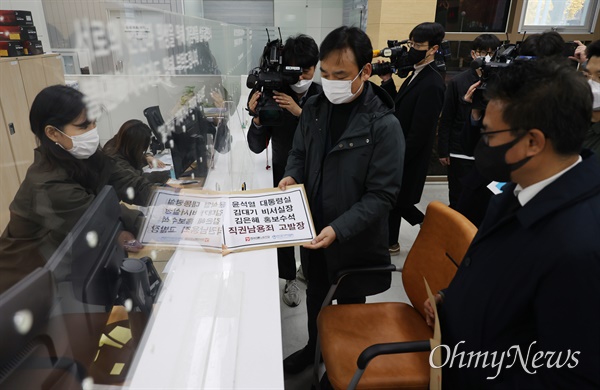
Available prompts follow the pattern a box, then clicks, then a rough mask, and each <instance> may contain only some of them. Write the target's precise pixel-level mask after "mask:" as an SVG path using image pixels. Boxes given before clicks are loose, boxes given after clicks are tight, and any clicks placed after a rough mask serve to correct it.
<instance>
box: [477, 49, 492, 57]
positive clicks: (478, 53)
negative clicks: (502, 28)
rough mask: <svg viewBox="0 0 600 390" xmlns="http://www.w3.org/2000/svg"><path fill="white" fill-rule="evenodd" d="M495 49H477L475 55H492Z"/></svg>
mask: <svg viewBox="0 0 600 390" xmlns="http://www.w3.org/2000/svg"><path fill="white" fill-rule="evenodd" d="M494 53H495V51H494V50H489V51H484V50H475V55H476V56H477V57H485V56H490V57H492V56H493V55H494Z"/></svg>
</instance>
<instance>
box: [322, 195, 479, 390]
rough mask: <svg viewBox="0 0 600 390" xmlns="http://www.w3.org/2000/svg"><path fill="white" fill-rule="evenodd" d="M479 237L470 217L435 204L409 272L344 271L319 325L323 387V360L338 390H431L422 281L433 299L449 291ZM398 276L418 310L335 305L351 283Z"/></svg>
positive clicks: (390, 267) (406, 269)
mask: <svg viewBox="0 0 600 390" xmlns="http://www.w3.org/2000/svg"><path fill="white" fill-rule="evenodd" d="M476 232H477V228H476V227H475V226H474V225H473V224H472V223H471V222H470V221H469V220H468V219H467V218H465V217H464V216H463V215H461V214H460V213H458V212H457V211H454V210H452V209H451V208H449V207H448V206H446V205H444V204H442V203H440V202H437V201H436V202H431V203H430V204H429V206H428V207H427V212H426V214H425V220H424V222H423V226H422V227H421V230H420V232H419V234H418V236H417V238H416V240H415V242H414V244H413V246H412V248H411V250H410V252H409V253H408V256H407V257H406V261H405V263H404V268H403V269H402V270H398V269H396V267H395V266H394V265H388V266H381V267H369V268H365V269H360V268H357V269H348V270H342V271H341V272H340V273H339V274H338V276H337V277H336V282H334V284H333V285H332V286H331V289H330V290H329V293H328V295H327V298H325V301H324V302H323V307H322V308H321V312H320V313H319V317H318V319H317V326H318V329H319V336H318V337H319V343H317V352H316V356H315V365H314V368H313V369H314V372H313V375H314V380H315V384H316V385H317V388H318V387H319V383H318V382H319V378H318V369H319V364H318V362H319V358H320V356H321V353H322V356H323V361H324V363H325V369H326V372H327V376H328V379H329V382H330V383H331V385H332V386H333V387H334V388H335V389H346V388H348V389H354V388H358V389H384V388H385V389H390V388H394V389H427V388H428V385H429V375H430V367H429V362H428V359H429V351H430V341H429V340H430V339H431V338H432V335H433V331H432V329H431V328H430V327H429V326H428V325H427V323H426V321H425V312H424V308H423V304H424V302H425V300H426V299H427V293H426V289H425V284H424V282H423V277H425V279H426V280H427V282H428V283H429V285H430V287H431V289H432V291H433V292H435V291H438V290H441V289H443V288H446V287H447V286H448V284H449V283H450V281H451V280H452V278H453V277H454V274H455V273H456V270H457V268H458V266H459V264H460V262H461V261H462V258H463V256H464V255H465V253H466V251H467V249H468V248H469V245H470V243H471V241H472V240H473V237H474V236H475V233H476ZM392 271H399V272H402V283H403V285H404V289H405V291H406V294H407V295H408V297H409V299H410V302H411V303H412V306H411V305H409V304H406V303H402V302H386V303H369V304H353V305H330V304H331V301H332V297H333V294H334V293H335V289H336V288H337V286H338V285H339V283H340V281H341V280H342V279H343V278H344V276H346V275H349V274H352V273H365V272H369V273H370V272H392ZM409 352H413V353H409ZM414 352H416V353H414Z"/></svg>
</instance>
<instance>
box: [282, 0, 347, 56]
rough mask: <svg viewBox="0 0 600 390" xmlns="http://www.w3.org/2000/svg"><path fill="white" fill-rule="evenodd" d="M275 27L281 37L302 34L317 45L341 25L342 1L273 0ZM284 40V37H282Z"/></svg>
mask: <svg viewBox="0 0 600 390" xmlns="http://www.w3.org/2000/svg"><path fill="white" fill-rule="evenodd" d="M274 13H275V18H274V19H275V26H276V27H278V26H281V29H282V32H281V33H282V35H284V29H285V35H288V36H289V35H293V34H298V33H303V34H307V35H310V36H311V37H313V39H314V40H315V42H317V44H318V45H320V44H321V41H322V40H323V38H325V36H326V35H327V34H328V33H329V32H331V31H332V30H334V29H336V28H337V27H340V26H341V25H342V24H343V16H344V2H343V0H308V1H298V0H274ZM284 39H285V37H284Z"/></svg>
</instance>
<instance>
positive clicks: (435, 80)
mask: <svg viewBox="0 0 600 390" xmlns="http://www.w3.org/2000/svg"><path fill="white" fill-rule="evenodd" d="M444 35H445V32H444V28H443V27H442V26H441V25H440V24H439V23H421V24H419V25H418V26H416V27H415V28H414V29H413V30H412V31H411V32H410V35H409V37H408V38H409V42H408V44H409V46H410V50H409V51H408V60H409V62H410V63H411V64H414V71H413V73H412V74H411V75H410V77H408V79H406V81H405V82H404V83H403V84H402V86H401V87H400V90H399V91H398V93H396V85H395V84H394V80H393V79H392V77H391V76H392V75H391V74H386V75H382V76H381V79H382V80H383V83H382V84H381V86H382V88H383V89H385V90H386V91H387V92H388V93H389V94H390V96H392V97H394V103H395V104H396V112H395V115H396V118H398V120H399V121H400V125H401V126H402V132H403V133H404V138H405V140H406V152H405V155H404V175H403V177H402V187H401V189H400V195H399V197H398V201H397V203H396V205H395V207H394V209H393V210H392V211H391V212H390V215H389V247H390V252H391V253H399V252H400V245H399V243H398V236H399V234H400V221H401V219H402V218H404V219H406V221H407V222H409V223H410V224H411V225H416V224H418V223H421V222H423V213H422V212H421V211H419V210H418V209H417V208H416V207H415V204H417V203H419V201H420V200H421V194H422V193H423V187H424V186H425V177H426V176H427V169H428V167H429V159H430V157H431V151H432V149H433V141H434V139H435V129H436V127H437V123H438V118H439V116H440V112H441V111H442V105H443V104H444V90H445V86H444V80H443V78H442V76H441V75H440V74H439V73H438V71H437V69H436V66H435V63H434V62H433V60H434V55H435V53H436V52H437V51H438V49H439V45H440V44H441V43H442V40H443V39H444Z"/></svg>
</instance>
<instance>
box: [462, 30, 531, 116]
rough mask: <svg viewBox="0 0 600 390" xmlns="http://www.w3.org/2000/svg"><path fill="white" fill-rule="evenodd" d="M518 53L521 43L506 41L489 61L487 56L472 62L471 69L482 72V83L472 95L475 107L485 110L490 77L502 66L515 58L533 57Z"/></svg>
mask: <svg viewBox="0 0 600 390" xmlns="http://www.w3.org/2000/svg"><path fill="white" fill-rule="evenodd" d="M518 53H519V44H518V43H517V44H514V43H510V42H508V41H506V42H505V43H504V44H502V45H501V46H499V47H498V48H497V49H496V51H495V52H494V55H493V56H492V58H491V59H490V60H489V61H486V58H485V57H478V58H475V59H474V60H473V61H472V62H471V69H474V70H477V69H479V70H480V72H481V76H480V80H481V84H480V85H479V86H478V87H477V88H476V89H475V91H474V92H473V97H472V99H473V103H472V107H473V108H474V109H478V110H483V109H485V107H486V106H487V99H486V98H485V91H486V90H487V85H488V81H489V80H490V78H492V77H494V76H495V75H496V74H497V73H498V72H500V70H501V69H502V68H506V67H507V66H508V65H509V64H510V63H511V62H513V61H515V60H530V59H532V58H533V57H524V56H519V55H518Z"/></svg>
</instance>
